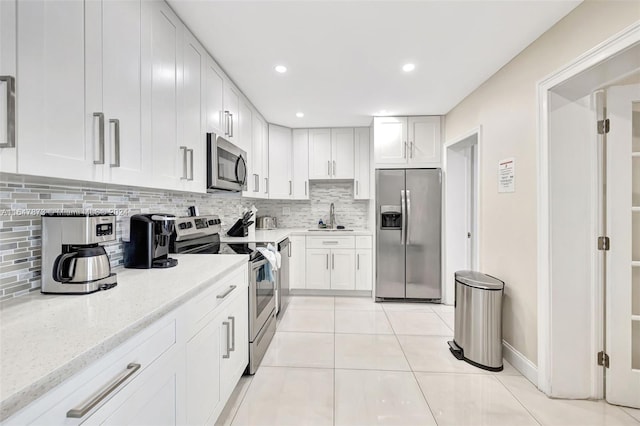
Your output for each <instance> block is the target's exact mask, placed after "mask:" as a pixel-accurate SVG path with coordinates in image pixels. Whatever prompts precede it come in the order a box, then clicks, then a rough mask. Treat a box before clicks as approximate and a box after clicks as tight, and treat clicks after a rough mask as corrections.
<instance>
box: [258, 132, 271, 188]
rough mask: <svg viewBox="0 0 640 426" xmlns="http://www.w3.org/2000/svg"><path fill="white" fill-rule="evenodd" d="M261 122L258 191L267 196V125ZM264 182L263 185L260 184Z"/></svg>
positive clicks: (268, 168)
mask: <svg viewBox="0 0 640 426" xmlns="http://www.w3.org/2000/svg"><path fill="white" fill-rule="evenodd" d="M261 124H262V175H261V176H260V178H261V181H260V185H261V186H260V192H262V194H263V195H262V198H269V170H271V168H270V167H269V125H268V124H267V122H266V121H264V120H261ZM263 182H264V185H262V184H263Z"/></svg>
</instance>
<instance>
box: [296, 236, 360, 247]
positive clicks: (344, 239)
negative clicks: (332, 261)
mask: <svg viewBox="0 0 640 426" xmlns="http://www.w3.org/2000/svg"><path fill="white" fill-rule="evenodd" d="M355 246H356V241H355V237H353V236H342V235H336V236H335V237H333V236H328V237H307V248H308V249H310V248H311V249H314V248H323V249H331V248H355Z"/></svg>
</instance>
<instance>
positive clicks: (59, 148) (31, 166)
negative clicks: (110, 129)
mask: <svg viewBox="0 0 640 426" xmlns="http://www.w3.org/2000/svg"><path fill="white" fill-rule="evenodd" d="M3 3H4V2H3ZM17 7H18V13H17V16H18V22H17V28H18V37H17V42H18V46H19V48H18V51H17V69H18V70H19V73H18V75H17V76H16V93H17V109H18V111H17V118H18V123H17V140H18V141H20V142H19V144H18V149H19V156H18V162H19V163H18V171H19V172H20V173H25V174H33V175H44V176H50V177H61V178H69V179H80V180H102V173H103V165H102V164H100V165H98V166H96V165H95V164H94V161H97V162H99V163H104V162H105V156H104V155H102V150H101V143H100V141H101V140H102V139H101V135H100V132H99V130H100V127H101V126H102V124H103V123H104V119H103V118H101V117H95V118H94V116H93V114H94V113H100V112H101V111H89V110H85V97H84V93H85V83H86V80H87V76H86V74H85V64H86V60H87V58H86V57H85V54H86V49H85V7H84V2H80V1H58V0H51V1H49V0H48V1H44V0H39V1H24V2H23V1H21V2H18V5H17ZM2 31H4V30H2ZM105 126H106V124H105ZM85 129H86V133H85Z"/></svg>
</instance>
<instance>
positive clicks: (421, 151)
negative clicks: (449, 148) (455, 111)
mask: <svg viewBox="0 0 640 426" xmlns="http://www.w3.org/2000/svg"><path fill="white" fill-rule="evenodd" d="M440 120H441V118H440V117H438V116H428V117H409V118H408V125H409V132H408V133H409V134H408V143H409V164H413V165H431V164H440V147H441V138H440Z"/></svg>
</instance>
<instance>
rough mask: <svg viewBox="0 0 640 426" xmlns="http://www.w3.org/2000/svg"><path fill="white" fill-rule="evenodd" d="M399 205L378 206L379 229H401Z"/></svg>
mask: <svg viewBox="0 0 640 426" xmlns="http://www.w3.org/2000/svg"><path fill="white" fill-rule="evenodd" d="M401 210H402V209H401V207H400V206H399V205H398V206H380V229H402V213H401Z"/></svg>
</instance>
